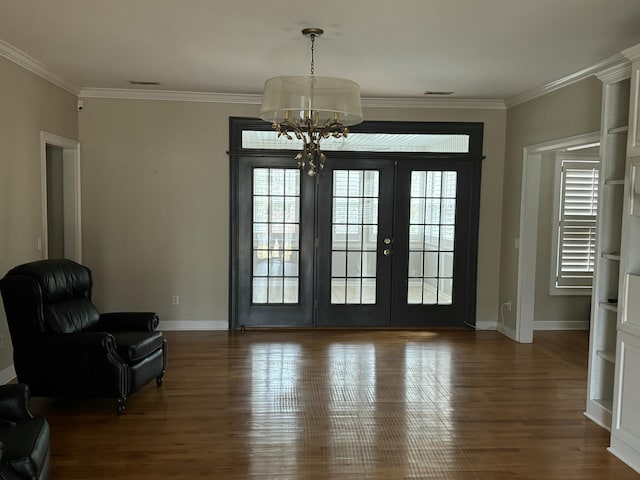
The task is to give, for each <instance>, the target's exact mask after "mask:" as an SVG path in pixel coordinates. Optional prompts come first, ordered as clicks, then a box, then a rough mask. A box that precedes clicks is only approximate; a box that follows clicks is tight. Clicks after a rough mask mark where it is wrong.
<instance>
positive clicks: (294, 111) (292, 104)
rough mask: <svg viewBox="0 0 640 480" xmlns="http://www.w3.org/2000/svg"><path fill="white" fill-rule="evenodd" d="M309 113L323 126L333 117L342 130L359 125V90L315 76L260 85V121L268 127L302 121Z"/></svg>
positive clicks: (352, 84)
mask: <svg viewBox="0 0 640 480" xmlns="http://www.w3.org/2000/svg"><path fill="white" fill-rule="evenodd" d="M310 112H313V113H314V114H316V115H318V122H319V123H321V124H324V123H325V122H326V121H327V120H334V119H335V118H336V114H337V116H338V120H339V122H340V123H341V124H342V125H344V126H345V127H348V126H351V125H357V124H358V123H361V122H362V105H361V103H360V87H359V86H358V84H357V83H356V82H353V81H351V80H347V79H344V78H335V77H320V76H315V75H293V76H289V77H274V78H270V79H269V80H267V81H266V82H265V84H264V93H263V94H262V108H261V109H260V118H262V119H263V120H266V121H268V122H271V123H281V122H284V121H285V120H288V121H296V120H298V121H303V120H304V119H305V118H308V117H309V116H310Z"/></svg>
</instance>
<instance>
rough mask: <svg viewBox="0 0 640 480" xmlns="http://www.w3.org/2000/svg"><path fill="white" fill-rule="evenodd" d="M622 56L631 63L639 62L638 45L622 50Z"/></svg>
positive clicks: (639, 51) (639, 47) (639, 48)
mask: <svg viewBox="0 0 640 480" xmlns="http://www.w3.org/2000/svg"><path fill="white" fill-rule="evenodd" d="M622 55H624V56H625V57H627V58H628V59H629V60H630V61H632V62H635V61H636V60H640V44H638V45H634V46H633V47H630V48H627V49H626V50H623V51H622Z"/></svg>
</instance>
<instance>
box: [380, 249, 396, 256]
mask: <svg viewBox="0 0 640 480" xmlns="http://www.w3.org/2000/svg"><path fill="white" fill-rule="evenodd" d="M382 253H384V256H385V257H389V256H391V255H392V254H393V250H391V249H390V248H385V249H384V250H383V251H382Z"/></svg>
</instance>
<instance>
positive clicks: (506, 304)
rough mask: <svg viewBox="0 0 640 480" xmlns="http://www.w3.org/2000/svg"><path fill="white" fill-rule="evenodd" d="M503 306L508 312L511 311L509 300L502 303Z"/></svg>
mask: <svg viewBox="0 0 640 480" xmlns="http://www.w3.org/2000/svg"><path fill="white" fill-rule="evenodd" d="M504 306H505V307H507V310H508V311H511V300H507V301H506V302H504Z"/></svg>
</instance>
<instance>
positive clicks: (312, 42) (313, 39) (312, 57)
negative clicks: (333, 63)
mask: <svg viewBox="0 0 640 480" xmlns="http://www.w3.org/2000/svg"><path fill="white" fill-rule="evenodd" d="M315 43H316V35H315V33H312V34H311V75H313V74H314V71H315V58H314V56H313V52H314V50H315Z"/></svg>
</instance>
